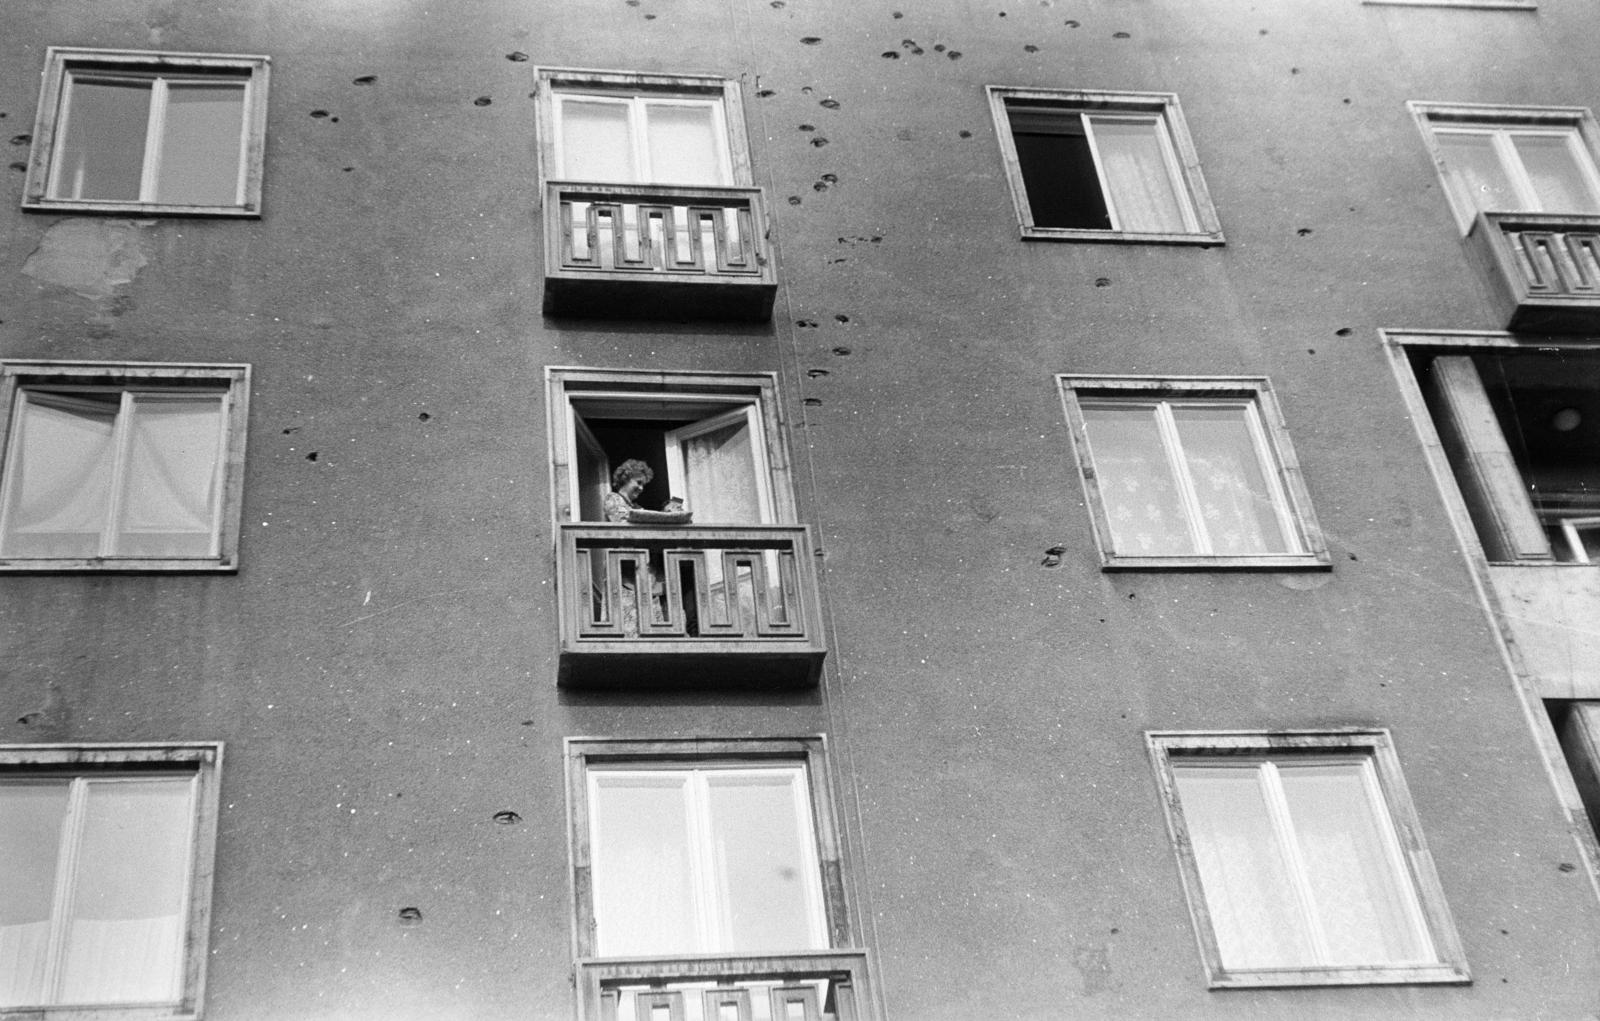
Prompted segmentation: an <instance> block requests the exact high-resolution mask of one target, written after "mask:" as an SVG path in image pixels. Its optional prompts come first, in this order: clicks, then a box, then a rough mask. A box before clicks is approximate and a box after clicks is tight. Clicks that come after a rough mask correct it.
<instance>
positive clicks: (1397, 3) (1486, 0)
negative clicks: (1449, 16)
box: [1361, 0, 1539, 11]
mask: <svg viewBox="0 0 1600 1021" xmlns="http://www.w3.org/2000/svg"><path fill="white" fill-rule="evenodd" d="M1361 3H1362V4H1363V5H1365V6H1368V7H1470V8H1476V9H1478V10H1488V11H1533V10H1538V8H1539V4H1538V2H1537V0H1361Z"/></svg>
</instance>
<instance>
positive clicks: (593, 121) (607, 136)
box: [558, 98, 638, 184]
mask: <svg viewBox="0 0 1600 1021" xmlns="http://www.w3.org/2000/svg"><path fill="white" fill-rule="evenodd" d="M558 102H559V103H560V104H561V105H560V110H561V127H560V131H561V154H562V155H561V170H560V174H561V176H563V177H566V178H569V179H571V180H575V181H604V182H614V183H619V184H629V183H633V182H636V181H637V180H638V173H637V171H636V170H635V169H634V166H635V162H636V161H635V160H634V154H633V129H632V128H631V127H630V112H629V104H628V102H627V101H616V100H610V101H608V100H604V99H598V98H596V99H560V100H558Z"/></svg>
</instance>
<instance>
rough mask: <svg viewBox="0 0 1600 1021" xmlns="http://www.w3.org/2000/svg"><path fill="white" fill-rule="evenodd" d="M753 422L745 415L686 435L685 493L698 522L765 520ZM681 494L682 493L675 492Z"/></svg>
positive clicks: (722, 522)
mask: <svg viewBox="0 0 1600 1021" xmlns="http://www.w3.org/2000/svg"><path fill="white" fill-rule="evenodd" d="M751 443H752V437H751V435H750V426H749V423H748V422H747V421H745V420H743V419H741V420H739V421H737V422H733V423H730V424H728V425H725V426H722V427H721V428H718V429H713V430H708V431H706V432H702V433H699V434H696V435H686V436H685V437H684V438H683V440H682V442H681V445H680V449H681V450H682V451H683V470H684V480H685V485H686V487H687V489H688V492H686V493H683V494H681V495H682V496H683V497H684V498H685V499H686V500H687V501H688V505H689V509H690V510H692V511H694V521H695V524H697V525H706V524H746V523H755V522H758V521H760V520H761V499H760V495H759V493H758V490H757V486H758V485H759V484H760V483H759V480H758V479H757V478H756V466H755V454H754V451H753V450H752V449H751ZM674 495H679V494H674Z"/></svg>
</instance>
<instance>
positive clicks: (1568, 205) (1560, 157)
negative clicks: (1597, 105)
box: [1511, 135, 1600, 213]
mask: <svg viewBox="0 0 1600 1021" xmlns="http://www.w3.org/2000/svg"><path fill="white" fill-rule="evenodd" d="M1575 141H1576V138H1575V136H1570V135H1562V136H1556V135H1512V136H1511V143H1512V145H1514V146H1516V149H1517V155H1518V156H1520V157H1522V166H1523V168H1524V169H1526V170H1527V171H1528V177H1529V178H1531V179H1532V181H1533V190H1534V193H1535V194H1537V195H1538V196H1539V208H1540V209H1541V210H1543V211H1544V212H1546V213H1595V212H1600V204H1597V203H1596V201H1595V194H1594V190H1593V189H1592V188H1590V187H1589V182H1588V180H1587V179H1586V178H1585V177H1584V174H1583V170H1582V168H1581V167H1580V166H1579V165H1578V156H1577V154H1576V153H1575V152H1574V151H1573V144H1574V142H1575Z"/></svg>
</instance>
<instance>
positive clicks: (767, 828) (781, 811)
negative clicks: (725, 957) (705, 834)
mask: <svg viewBox="0 0 1600 1021" xmlns="http://www.w3.org/2000/svg"><path fill="white" fill-rule="evenodd" d="M706 782H707V785H708V788H709V792H708V793H709V803H710V809H711V830H712V833H713V840H714V841H715V846H714V847H713V848H712V857H713V861H714V868H715V878H714V883H715V885H716V892H717V900H718V908H719V913H720V916H721V917H720V925H719V929H720V930H721V931H722V933H723V934H724V935H725V937H726V940H727V944H726V945H725V946H722V947H719V948H718V949H719V950H723V951H730V952H734V953H761V952H766V951H786V950H814V949H821V948H822V947H823V946H825V945H826V944H825V943H824V942H822V940H821V933H822V929H823V925H822V920H821V917H820V913H821V910H820V909H821V906H820V904H819V903H818V901H817V885H816V884H817V876H816V866H815V865H814V864H812V861H813V854H812V851H811V846H810V845H811V841H812V839H813V838H812V834H811V832H810V829H811V827H810V811H809V806H807V805H806V803H805V801H804V799H805V797H806V788H805V783H804V776H803V774H802V773H801V772H800V771H799V770H797V769H784V770H777V769H771V770H763V771H762V773H761V774H759V775H753V774H751V773H746V772H742V771H741V772H739V773H729V774H718V773H716V772H707V773H706Z"/></svg>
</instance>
